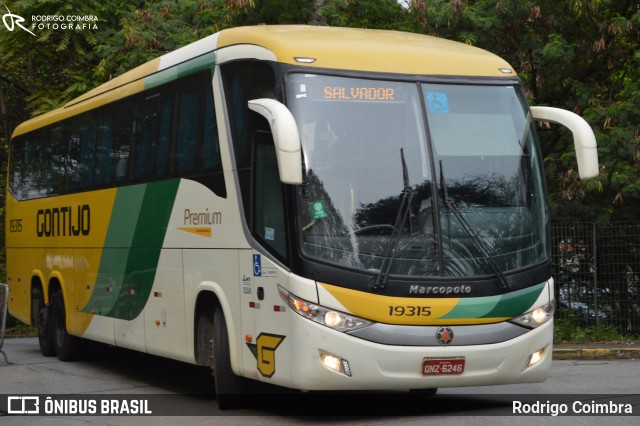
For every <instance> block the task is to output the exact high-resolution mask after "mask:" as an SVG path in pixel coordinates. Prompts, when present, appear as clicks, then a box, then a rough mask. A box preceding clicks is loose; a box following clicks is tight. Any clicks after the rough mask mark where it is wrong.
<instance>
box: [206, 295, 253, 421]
mask: <svg viewBox="0 0 640 426" xmlns="http://www.w3.org/2000/svg"><path fill="white" fill-rule="evenodd" d="M213 331H214V333H213V342H212V345H213V347H212V348H211V349H212V351H211V354H212V360H211V369H212V373H213V379H214V384H215V388H216V399H217V401H218V407H219V408H220V409H221V410H229V409H233V408H241V407H243V406H245V405H246V401H245V389H244V379H243V378H242V377H238V376H236V375H235V374H234V373H233V370H232V369H231V356H230V352H229V333H228V332H227V322H226V320H225V318H224V313H223V312H222V308H220V307H218V308H217V309H216V312H215V314H214V317H213Z"/></svg>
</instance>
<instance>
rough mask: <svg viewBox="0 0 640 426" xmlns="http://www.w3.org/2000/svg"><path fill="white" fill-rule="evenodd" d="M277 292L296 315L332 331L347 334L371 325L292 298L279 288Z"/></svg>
mask: <svg viewBox="0 0 640 426" xmlns="http://www.w3.org/2000/svg"><path fill="white" fill-rule="evenodd" d="M278 291H279V292H280V296H281V297H282V298H283V299H284V301H285V302H287V304H288V305H289V306H290V307H291V309H293V310H294V311H295V312H296V313H297V314H298V315H301V316H303V317H304V318H306V319H309V320H311V321H314V322H317V323H318V324H322V325H324V326H326V327H329V328H332V329H334V330H338V331H342V332H347V331H353V330H357V329H359V328H363V327H366V326H368V325H370V324H371V321H367V320H365V319H362V318H360V317H356V316H354V315H349V314H345V313H344V312H340V311H336V310H333V309H329V308H325V307H324V306H320V305H318V304H315V303H311V302H307V301H306V300H304V299H300V298H299V297H296V296H294V295H293V294H291V293H289V292H288V291H287V290H285V289H283V288H282V287H280V286H278Z"/></svg>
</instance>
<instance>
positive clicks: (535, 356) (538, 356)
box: [522, 346, 547, 371]
mask: <svg viewBox="0 0 640 426" xmlns="http://www.w3.org/2000/svg"><path fill="white" fill-rule="evenodd" d="M546 350H547V346H545V347H544V348H542V349H540V350H538V351H535V352H534V353H532V354H531V355H529V357H528V358H527V362H525V364H524V367H523V368H522V371H524V370H526V369H527V368H531V367H533V366H534V365H536V364H537V363H539V362H540V361H541V360H542V359H543V358H544V353H545V352H546Z"/></svg>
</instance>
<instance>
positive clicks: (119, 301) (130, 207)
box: [82, 179, 180, 320]
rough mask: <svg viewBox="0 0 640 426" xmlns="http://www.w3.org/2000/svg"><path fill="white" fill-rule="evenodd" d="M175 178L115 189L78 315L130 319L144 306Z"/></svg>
mask: <svg viewBox="0 0 640 426" xmlns="http://www.w3.org/2000/svg"><path fill="white" fill-rule="evenodd" d="M179 183H180V180H179V179H173V180H169V181H164V182H157V183H151V184H146V185H134V186H128V187H123V188H120V189H118V193H117V194H116V200H115V202H114V206H113V210H112V214H111V220H110V223H109V230H108V232H107V238H106V241H105V248H104V249H103V251H102V257H101V259H100V267H99V270H98V277H97V278H96V284H95V288H94V291H93V293H92V294H91V298H90V299H89V302H88V303H87V306H85V307H84V309H83V310H82V311H83V312H94V313H96V314H97V315H102V316H107V317H113V318H119V319H127V320H130V319H134V318H136V317H137V316H138V315H139V314H140V312H142V309H143V308H144V306H145V305H146V303H147V299H148V298H149V294H150V293H151V287H152V286H153V281H154V279H155V275H156V270H157V267H158V259H159V258H160V252H161V250H162V242H163V241H164V237H165V234H166V230H167V226H168V223H169V218H170V216H171V211H172V209H173V201H174V200H175V196H176V193H177V191H178V185H179Z"/></svg>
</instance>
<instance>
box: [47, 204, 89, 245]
mask: <svg viewBox="0 0 640 426" xmlns="http://www.w3.org/2000/svg"><path fill="white" fill-rule="evenodd" d="M90 232H91V208H90V207H89V205H88V204H83V205H79V206H75V207H71V206H64V207H54V208H51V209H40V210H38V212H37V214H36V233H37V235H38V237H77V236H80V235H82V236H85V237H86V236H87V235H89V233H90Z"/></svg>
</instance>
